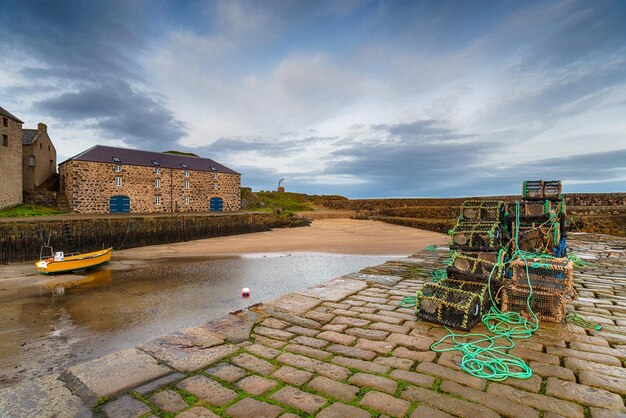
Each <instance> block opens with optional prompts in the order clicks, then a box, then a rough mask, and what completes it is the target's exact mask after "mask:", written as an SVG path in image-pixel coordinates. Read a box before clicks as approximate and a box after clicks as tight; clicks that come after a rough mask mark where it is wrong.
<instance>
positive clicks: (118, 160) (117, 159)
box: [111, 157, 122, 163]
mask: <svg viewBox="0 0 626 418" xmlns="http://www.w3.org/2000/svg"><path fill="white" fill-rule="evenodd" d="M111 158H113V161H115V162H116V163H119V162H121V161H122V160H120V159H119V158H117V157H111Z"/></svg>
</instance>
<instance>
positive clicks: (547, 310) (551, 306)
mask: <svg viewBox="0 0 626 418" xmlns="http://www.w3.org/2000/svg"><path fill="white" fill-rule="evenodd" d="M522 195H523V200H522V201H521V202H513V203H512V204H510V206H509V213H510V215H511V216H510V219H511V231H512V234H513V235H514V236H517V244H516V245H517V247H516V248H513V250H521V251H522V252H530V253H534V254H535V256H532V255H530V256H523V257H522V256H520V257H516V258H515V259H514V260H513V261H511V263H510V266H511V269H510V280H507V283H506V286H505V288H504V292H503V293H502V311H503V312H518V313H520V315H522V316H523V317H526V318H527V319H529V320H534V318H532V313H534V314H535V315H536V316H537V319H539V320H540V321H548V322H561V321H562V320H563V318H564V315H565V297H566V296H567V295H568V294H569V293H570V292H572V291H573V268H574V266H573V263H572V261H570V260H568V259H567V258H564V257H566V255H567V243H566V235H565V226H566V225H565V203H564V201H563V198H562V197H561V182H560V181H541V180H540V181H525V182H524V186H523V191H522ZM515 253H516V254H520V253H519V252H515ZM524 254H526V253H524ZM550 256H553V257H556V258H552V257H550ZM529 295H530V298H529Z"/></svg>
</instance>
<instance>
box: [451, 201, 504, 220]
mask: <svg viewBox="0 0 626 418" xmlns="http://www.w3.org/2000/svg"><path fill="white" fill-rule="evenodd" d="M505 211H506V208H505V206H504V202H503V201H501V200H466V201H465V202H463V205H462V206H461V218H462V219H463V220H468V221H502V220H504V213H505Z"/></svg>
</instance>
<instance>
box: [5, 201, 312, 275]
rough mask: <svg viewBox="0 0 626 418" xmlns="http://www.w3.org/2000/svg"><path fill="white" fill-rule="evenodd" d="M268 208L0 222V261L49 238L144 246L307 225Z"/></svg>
mask: <svg viewBox="0 0 626 418" xmlns="http://www.w3.org/2000/svg"><path fill="white" fill-rule="evenodd" d="M306 224H307V223H306V222H298V221H294V220H293V219H288V218H283V217H279V216H277V215H274V214H272V213H238V214H215V215H210V214H206V215H194V214H186V215H167V216H154V215H148V216H144V217H137V216H107V217H102V218H98V219H71V218H70V219H66V220H28V221H27V220H22V221H20V220H17V219H13V220H11V221H2V222H0V263H16V262H26V261H34V260H37V259H38V258H39V250H40V248H41V246H42V245H44V244H45V243H46V242H48V237H50V245H51V246H52V247H54V249H55V251H65V252H74V251H79V252H89V251H95V250H98V249H101V248H106V247H113V248H114V249H115V250H119V249H121V248H132V247H142V246H146V245H155V244H167V243H172V242H180V241H187V240H194V239H202V238H210V237H218V236H224V235H236V234H244V233H249V232H261V231H268V230H270V229H271V228H279V227H288V226H299V225H306Z"/></svg>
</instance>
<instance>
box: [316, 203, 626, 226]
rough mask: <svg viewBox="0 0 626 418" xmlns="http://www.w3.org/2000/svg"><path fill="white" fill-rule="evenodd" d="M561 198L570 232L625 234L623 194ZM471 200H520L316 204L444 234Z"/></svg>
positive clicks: (363, 217)
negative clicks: (464, 204) (565, 205)
mask: <svg viewBox="0 0 626 418" xmlns="http://www.w3.org/2000/svg"><path fill="white" fill-rule="evenodd" d="M564 197H565V202H566V203H567V213H568V221H569V225H570V226H569V230H570V231H581V232H595V233H602V234H610V235H619V236H626V193H570V194H565V195H564ZM473 199H479V200H484V199H491V200H504V201H507V202H510V201H514V200H519V199H521V196H520V195H517V196H488V197H465V198H422V199H419V198H414V199H355V200H328V201H320V202H318V203H319V204H321V205H323V206H325V207H327V208H331V209H351V210H356V211H357V214H356V217H357V218H359V219H376V220H380V221H384V222H388V223H393V224H397V225H404V226H412V227H415V228H421V229H428V230H431V231H436V232H443V233H446V232H447V231H448V230H449V229H451V228H452V227H453V226H454V223H455V221H456V218H457V217H458V215H459V211H460V208H461V205H462V203H463V202H464V201H465V200H473Z"/></svg>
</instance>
